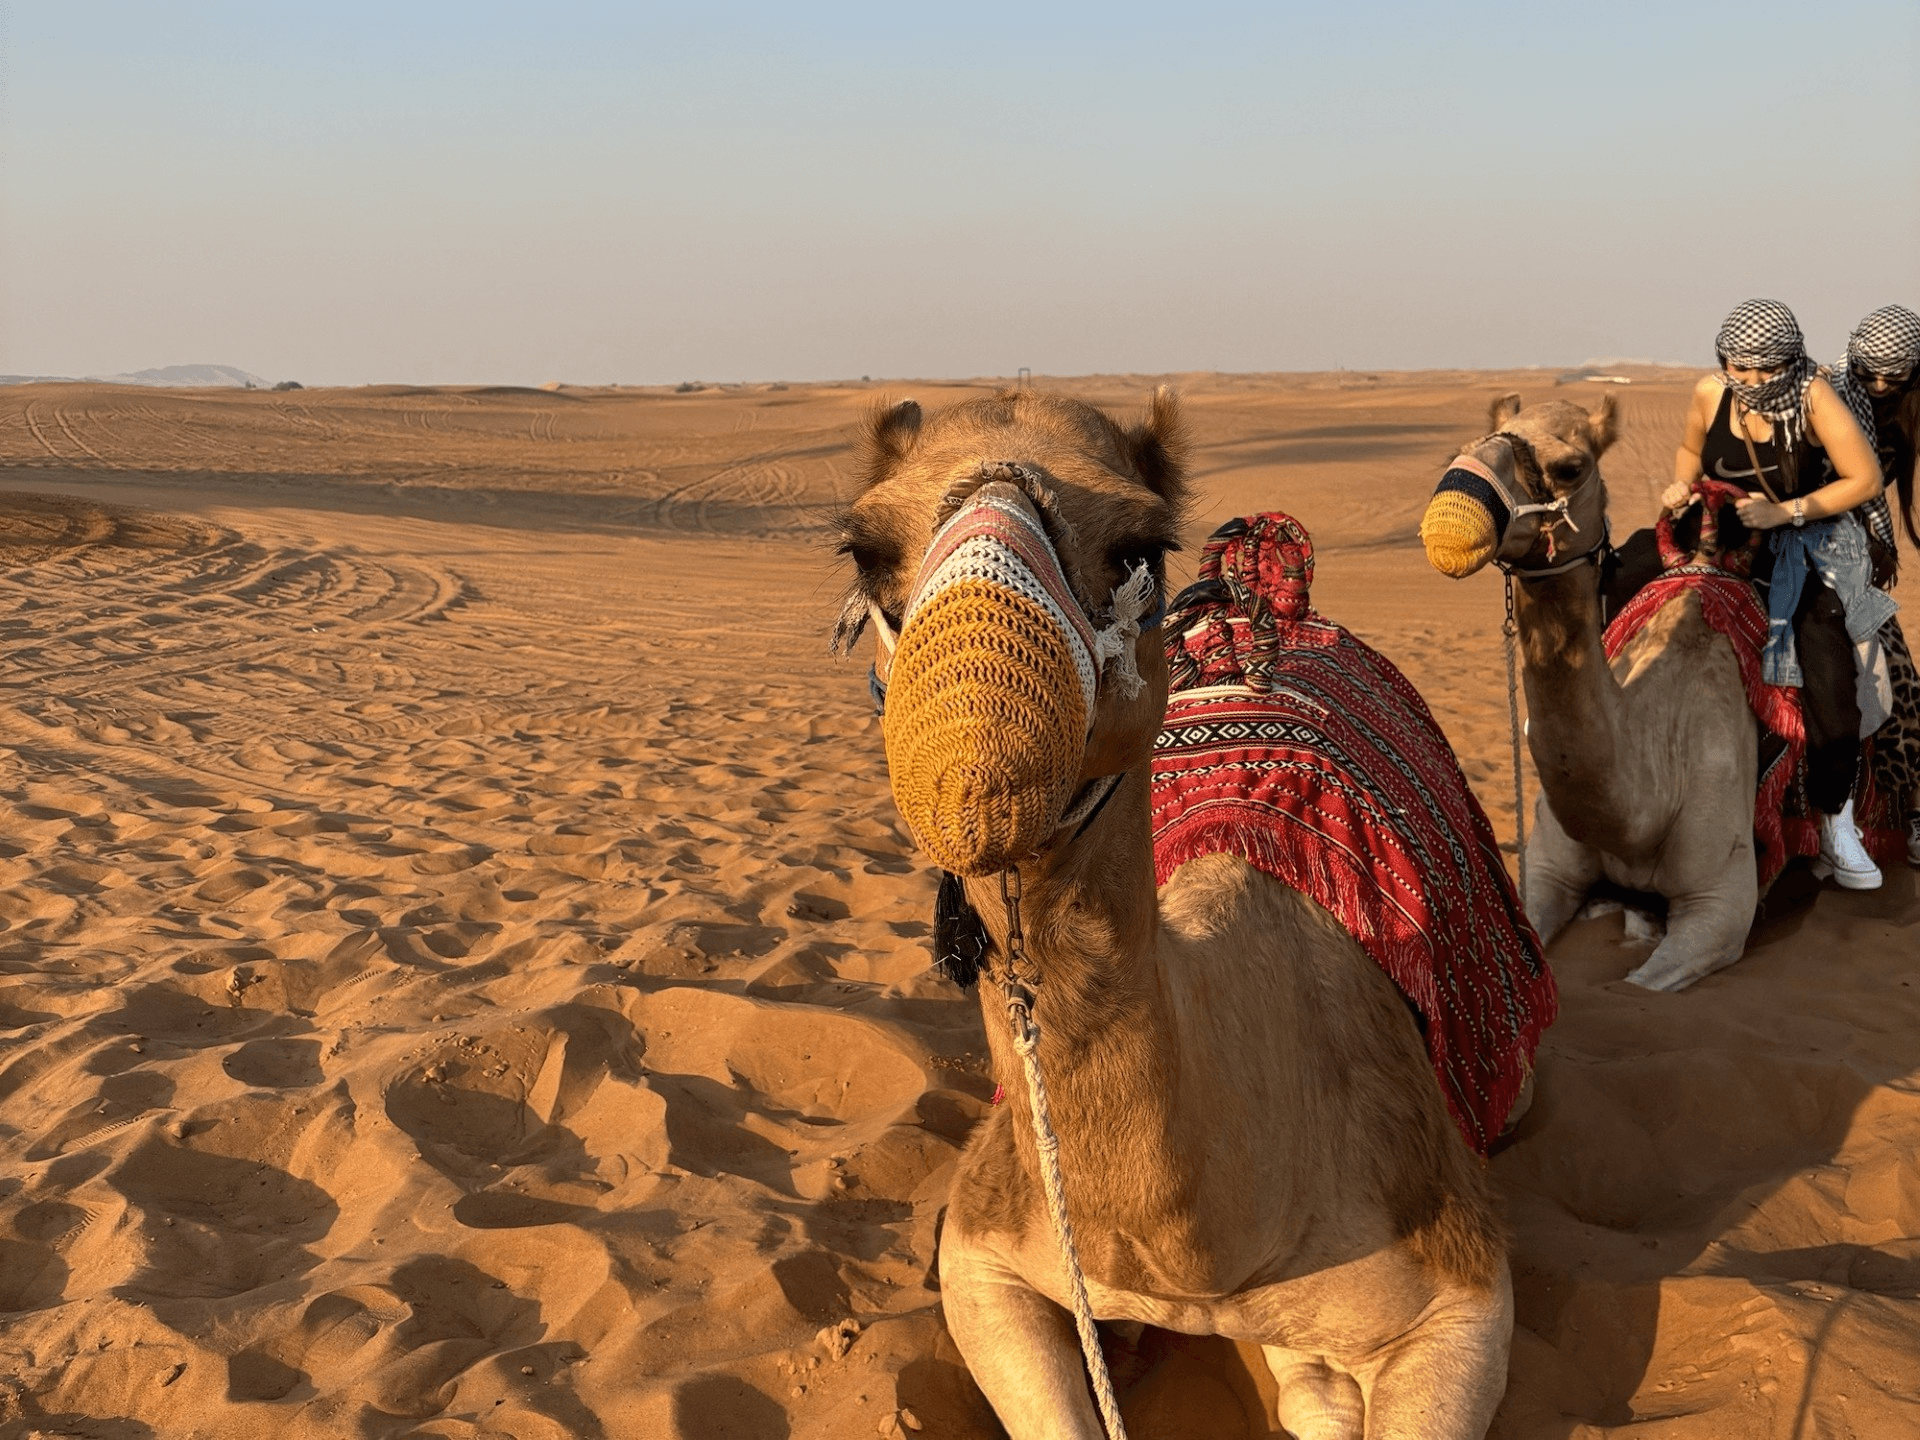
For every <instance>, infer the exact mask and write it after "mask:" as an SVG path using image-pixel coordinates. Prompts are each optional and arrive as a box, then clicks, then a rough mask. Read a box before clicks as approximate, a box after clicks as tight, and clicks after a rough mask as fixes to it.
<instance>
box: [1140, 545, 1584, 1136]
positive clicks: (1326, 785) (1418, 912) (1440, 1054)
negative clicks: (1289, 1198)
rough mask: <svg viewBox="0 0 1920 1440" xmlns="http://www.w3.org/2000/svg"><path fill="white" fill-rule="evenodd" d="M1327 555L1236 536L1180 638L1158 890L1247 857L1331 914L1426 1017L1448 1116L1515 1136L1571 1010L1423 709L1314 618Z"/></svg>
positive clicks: (1387, 670)
mask: <svg viewBox="0 0 1920 1440" xmlns="http://www.w3.org/2000/svg"><path fill="white" fill-rule="evenodd" d="M1312 578H1313V547H1312V543H1311V541H1310V540H1309V539H1308V538H1307V535H1306V532H1305V531H1304V530H1303V529H1302V528H1301V527H1300V525H1299V523H1298V522H1297V521H1295V520H1293V519H1291V518H1290V517H1288V516H1286V515H1282V514H1278V513H1277V512H1276V513H1268V514H1262V515H1255V516H1251V517H1249V518H1247V519H1244V520H1234V521H1229V522H1228V523H1227V524H1226V525H1224V526H1222V527H1221V528H1220V529H1219V530H1218V531H1216V532H1215V533H1214V536H1213V538H1212V539H1211V540H1209V541H1208V543H1207V546H1206V549H1205V550H1204V551H1203V552H1202V560H1201V567H1200V579H1199V580H1198V581H1197V582H1196V583H1195V584H1194V585H1192V586H1190V587H1188V589H1187V590H1186V591H1184V592H1182V594H1181V595H1180V596H1179V597H1178V598H1177V599H1176V600H1175V601H1174V605H1173V608H1172V610H1171V612H1170V613H1169V616H1168V619H1167V628H1166V637H1167V639H1166V645H1167V656H1168V660H1169V663H1170V666H1171V668H1172V672H1173V694H1172V696H1171V699H1170V701H1169V703H1168V706H1167V716H1166V721H1165V724H1164V726H1163V728H1162V732H1161V735H1160V738H1159V741H1158V743H1157V744H1156V746H1155V749H1154V759H1153V826H1154V870H1155V879H1156V881H1157V882H1158V883H1160V884H1165V883H1166V881H1167V880H1168V879H1169V877H1171V876H1172V874H1173V872H1174V871H1175V870H1177V869H1178V868H1179V867H1180V866H1181V865H1183V864H1185V863H1186V862H1187V861H1189V860H1192V859H1194V858H1196V857H1198V856H1201V855H1211V854H1220V853H1226V854H1232V855H1237V856H1239V857H1240V858H1242V859H1243V860H1245V861H1246V862H1247V863H1248V864H1250V865H1252V866H1254V867H1255V868H1256V869H1259V870H1261V871H1263V872H1264V873H1266V874H1268V875H1271V876H1273V877H1274V878H1275V879H1276V880H1279V881H1280V882H1281V883H1282V884H1285V885H1288V886H1291V887H1292V888H1294V889H1296V890H1298V891H1300V892H1301V893H1302V894H1304V895H1306V896H1308V897H1309V898H1310V899H1312V900H1313V901H1314V902H1315V903H1316V904H1318V905H1320V906H1322V907H1323V908H1324V909H1326V910H1328V911H1330V912H1331V913H1332V914H1333V915H1334V916H1335V917H1336V918H1337V919H1338V920H1339V921H1340V923H1341V924H1342V925H1343V926H1345V927H1346V929H1347V931H1348V932H1349V933H1350V934H1352V936H1353V937H1354V938H1355V939H1356V940H1357V941H1359V942H1360V944H1361V946H1362V947H1363V948H1364V949H1365V950H1366V951H1367V953H1368V954H1369V955H1370V956H1372V957H1373V959H1374V960H1375V961H1376V962H1377V963H1378V964H1379V965H1380V968H1381V969H1383V970H1384V971H1386V973H1387V974H1388V975H1389V976H1391V977H1392V979H1393V981H1394V983H1395V984H1396V985H1397V986H1399V988H1400V991H1401V993H1402V994H1403V995H1405V996H1406V998H1407V1000H1408V1001H1409V1002H1410V1003H1411V1004H1412V1005H1413V1007H1414V1009H1415V1010H1416V1012H1417V1013H1418V1015H1419V1016H1420V1019H1421V1022H1422V1026H1423V1029H1424V1032H1425V1038H1426V1044H1427V1052H1428V1056H1429V1058H1430V1059H1431V1060H1432V1062H1433V1068H1434V1074H1435V1075H1436V1076H1437V1077H1438V1079H1439V1081H1440V1088H1441V1092H1442V1094H1443V1095H1444V1096H1445V1097H1446V1103H1447V1108H1448V1110H1449V1111H1450V1112H1451V1113H1452V1115H1453V1118H1454V1121H1455V1123H1456V1124H1458V1125H1459V1127H1460V1133H1461V1134H1462V1135H1463V1136H1464V1137H1465V1138H1466V1141H1467V1143H1468V1144H1469V1145H1471V1146H1472V1147H1473V1148H1474V1149H1475V1150H1477V1151H1479V1152H1480V1153H1482V1154H1484V1153H1486V1150H1487V1147H1488V1146H1489V1145H1490V1144H1491V1143H1492V1141H1493V1140H1494V1139H1495V1138H1496V1137H1497V1136H1498V1135H1499V1133H1500V1130H1501V1127H1502V1125H1503V1124H1504V1123H1505V1120H1506V1117H1507V1115H1508V1113H1509V1112H1510V1110H1511V1109H1512V1106H1513V1103H1514V1101H1515V1099H1516V1098H1517V1097H1518V1096H1519V1093H1520V1089H1521V1086H1522V1085H1523V1084H1524V1082H1525V1080H1526V1077H1527V1075H1528V1073H1529V1071H1530V1069H1531V1066H1532V1060H1533V1053H1534V1050H1535V1048H1536V1047H1537V1046H1538V1044H1539V1041H1540V1036H1541V1034H1542V1032H1543V1031H1544V1030H1545V1029H1546V1027H1547V1026H1548V1025H1549V1024H1551V1023H1552V1021H1553V1018H1554V1015H1555V1013H1556V1010H1557V1008H1558V995H1557V992H1556V990H1555V987H1554V981H1553V975H1552V973H1551V971H1549V970H1548V968H1547V965H1546V961H1545V958H1544V956H1543V954H1542V951H1541V945H1540V940H1539V937H1538V936H1537V935H1536V934H1535V933H1534V930H1533V927H1532V926H1531V925H1530V924H1529V923H1528V922H1527V919H1526V916H1525V915H1524V914H1523V913H1522V911H1521V908H1520V901H1519V898H1518V896H1517V895H1516V894H1515V893H1514V888H1513V882H1512V881H1511V880H1510V879H1509V878H1508V876H1507V870H1506V865H1505V863H1504V862H1503V860H1502V859H1501V856H1500V851H1499V848H1498V846H1497V845H1496V843H1495V841H1494V837H1493V830H1492V827H1491V826H1490V825H1489V824H1488V823H1487V817H1486V814H1485V812H1484V811H1482V810H1481V808H1480V805H1479V802H1478V801H1476V800H1475V799H1474V797H1473V793H1472V791H1471V790H1469V789H1468V787H1467V781H1466V777H1465V776H1464V775H1463V774H1461V772H1460V766H1459V764H1458V762H1457V761H1456V760H1455V759H1454V754H1453V750H1452V747H1451V746H1449V745H1448V743H1447V739H1446V736H1444V735H1443V734H1442V733H1441V731H1440V727H1439V726H1438V725H1437V724H1436V723H1435V722H1434V719H1433V715H1432V713H1431V712H1430V711H1429V710H1428V709H1427V706H1426V702H1425V701H1423V700H1422V699H1421V698H1420V696H1419V693H1418V692H1417V691H1415V690H1414V688H1413V686H1412V685H1411V684H1409V683H1408V682H1407V679H1406V677H1405V676H1403V675H1401V673H1400V672H1399V671H1398V670H1397V669H1395V668H1394V666H1393V665H1392V664H1391V663H1390V662H1389V661H1387V660H1386V658H1385V657H1383V656H1381V655H1380V654H1378V653H1377V652H1376V651H1374V650H1373V649H1371V648H1370V647H1368V646H1367V645H1365V644H1363V643H1362V642H1361V641H1360V640H1358V639H1356V638H1355V637H1354V636H1353V635H1352V634H1350V633H1349V632H1348V631H1346V630H1344V629H1342V628H1341V627H1340V626H1338V625H1335V624H1333V623H1331V622H1330V621H1327V620H1325V619H1323V618H1321V617H1320V616H1318V615H1316V614H1315V613H1314V612H1313V611H1312V609H1311V608H1310V607H1309V605H1308V589H1309V586H1310V584H1311V582H1312Z"/></svg>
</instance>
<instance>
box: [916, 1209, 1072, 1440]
mask: <svg viewBox="0 0 1920 1440" xmlns="http://www.w3.org/2000/svg"><path fill="white" fill-rule="evenodd" d="M940 1294H941V1305H942V1308H943V1309H944V1310H945V1312H946V1319H947V1330H948V1332H949V1333H950V1334H951V1335H952V1336H953V1341H954V1344H956V1345H958V1346H959V1347H960V1355H961V1358H962V1359H964V1360H965V1361H966V1362H967V1369H968V1370H970V1371H972V1372H973V1378H974V1382H975V1383H976V1384H978V1385H979V1387H980V1391H981V1393H982V1394H984V1395H985V1396H986V1397H987V1403H988V1404H990V1405H992V1406H993V1413H994V1414H996V1415H998V1416H999V1417H1000V1423H1001V1424H1002V1425H1004V1426H1006V1429H1007V1435H1008V1437H1009V1440H1102V1430H1101V1426H1100V1416H1099V1412H1098V1411H1096V1410H1095V1409H1094V1407H1093V1396H1092V1393H1091V1392H1090V1391H1089V1390H1088V1388H1087V1380H1086V1369H1085V1366H1084V1363H1083V1362H1082V1360H1081V1358H1080V1341H1079V1337H1078V1336H1077V1335H1076V1334H1075V1333H1074V1328H1073V1317H1072V1316H1071V1315H1069V1314H1068V1313H1067V1312H1066V1311H1065V1310H1063V1309H1062V1308H1061V1307H1060V1306H1058V1305H1056V1304H1054V1303H1053V1301H1051V1300H1049V1299H1047V1297H1046V1296H1044V1295H1042V1294H1040V1293H1039V1292H1038V1291H1037V1290H1035V1289H1034V1288H1033V1287H1032V1286H1030V1285H1028V1284H1027V1282H1026V1281H1025V1280H1023V1279H1022V1278H1021V1277H1020V1276H1019V1274H1017V1273H1016V1272H1015V1271H1014V1270H1013V1269H1012V1268H1011V1267H1010V1266H1009V1265H1007V1264H1006V1263H1005V1261H1003V1260H1001V1259H1000V1258H999V1257H998V1256H997V1255H995V1254H993V1253H991V1252H990V1251H987V1250H985V1249H983V1248H981V1247H979V1246H975V1245H970V1244H969V1243H968V1242H967V1241H966V1239H965V1238H964V1237H962V1236H959V1235H956V1234H955V1233H954V1231H953V1229H952V1228H949V1229H948V1230H947V1231H946V1233H945V1234H943V1235H942V1236H941V1237H940Z"/></svg>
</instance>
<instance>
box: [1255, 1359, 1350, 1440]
mask: <svg viewBox="0 0 1920 1440" xmlns="http://www.w3.org/2000/svg"><path fill="white" fill-rule="evenodd" d="M1261 1349H1262V1350H1263V1351H1264V1352H1265V1353H1266V1357H1267V1369H1269V1370H1271V1371H1272V1372H1273V1378H1274V1380H1275V1381H1276V1382H1278V1384H1279V1386H1280V1404H1279V1406H1278V1407H1277V1409H1278V1413H1279V1419H1280V1428H1281V1429H1283V1430H1285V1431H1286V1432H1287V1434H1289V1435H1291V1436H1293V1440H1361V1436H1363V1435H1364V1434H1365V1433H1366V1425H1367V1407H1366V1402H1365V1401H1364V1400H1362V1399H1361V1398H1360V1386H1359V1385H1358V1384H1357V1383H1355V1381H1354V1378H1353V1377H1352V1376H1351V1375H1349V1374H1347V1373H1346V1372H1345V1371H1343V1370H1336V1369H1334V1368H1333V1367H1332V1366H1331V1365H1329V1364H1327V1362H1326V1361H1324V1360H1322V1359H1321V1358H1320V1357H1319V1356H1318V1355H1308V1354H1305V1353H1304V1352H1302V1351H1299V1350H1289V1349H1287V1348H1286V1347H1285V1346H1284V1345H1263V1346H1262V1347H1261Z"/></svg>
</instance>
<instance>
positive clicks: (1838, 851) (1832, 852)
mask: <svg viewBox="0 0 1920 1440" xmlns="http://www.w3.org/2000/svg"><path fill="white" fill-rule="evenodd" d="M1814 869H1815V872H1816V873H1818V874H1821V875H1822V876H1823V877H1824V876H1825V875H1831V876H1833V879H1834V882H1835V883H1836V884H1838V885H1839V886H1841V887H1842V888H1843V889H1847V890H1878V889H1879V888H1880V867H1879V866H1877V865H1875V864H1874V863H1873V857H1872V856H1871V855H1869V854H1867V847H1866V846H1864V845H1862V844H1861V843H1860V827H1859V826H1858V825H1856V824H1854V823H1853V801H1851V800H1849V801H1847V803H1846V804H1845V805H1842V806H1841V807H1840V813H1839V814H1838V815H1822V816H1821V817H1820V859H1819V861H1818V862H1817V863H1816V864H1815V866H1814Z"/></svg>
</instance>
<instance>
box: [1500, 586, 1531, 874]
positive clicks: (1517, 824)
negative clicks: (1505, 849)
mask: <svg viewBox="0 0 1920 1440" xmlns="http://www.w3.org/2000/svg"><path fill="white" fill-rule="evenodd" d="M1506 579H1507V618H1506V619H1505V620H1504V621H1503V622H1502V623H1501V626H1500V634H1501V635H1502V637H1504V639H1505V640H1506V648H1507V733H1508V735H1509V736H1510V737H1511V738H1512V741H1513V836H1514V849H1515V851H1516V852H1517V854H1518V856H1519V861H1520V904H1521V906H1522V908H1524V907H1525V906H1526V903H1527V790H1526V782H1525V781H1524V780H1523V779H1522V778H1521V775H1520V681H1519V678H1518V675H1517V674H1516V666H1515V664H1514V651H1515V649H1516V648H1517V646H1518V642H1519V636H1520V626H1519V623H1518V622H1517V621H1515V619H1514V618H1513V574H1512V572H1511V571H1509V572H1508V573H1507V577H1506Z"/></svg>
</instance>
